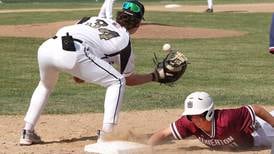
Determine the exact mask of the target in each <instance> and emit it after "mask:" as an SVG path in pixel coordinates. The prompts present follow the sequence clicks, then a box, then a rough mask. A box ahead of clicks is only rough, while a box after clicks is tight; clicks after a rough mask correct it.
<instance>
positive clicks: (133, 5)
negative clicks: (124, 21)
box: [122, 0, 145, 20]
mask: <svg viewBox="0 0 274 154" xmlns="http://www.w3.org/2000/svg"><path fill="white" fill-rule="evenodd" d="M122 10H123V12H125V13H126V14H128V15H131V16H134V17H136V18H138V19H140V20H142V19H144V14H145V7H144V5H143V4H142V3H141V2H140V1H138V0H126V1H125V2H124V3H123V5H122Z"/></svg>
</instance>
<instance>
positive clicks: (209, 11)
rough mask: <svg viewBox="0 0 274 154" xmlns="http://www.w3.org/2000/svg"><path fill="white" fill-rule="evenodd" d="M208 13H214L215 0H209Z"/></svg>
mask: <svg viewBox="0 0 274 154" xmlns="http://www.w3.org/2000/svg"><path fill="white" fill-rule="evenodd" d="M206 12H207V13H213V0H207V10H206Z"/></svg>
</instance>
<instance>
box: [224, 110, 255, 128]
mask: <svg viewBox="0 0 274 154" xmlns="http://www.w3.org/2000/svg"><path fill="white" fill-rule="evenodd" d="M223 112H226V113H224V114H222V115H223V116H222V117H221V118H220V120H222V122H221V123H222V124H225V125H228V127H229V128H230V130H235V131H241V132H245V133H251V132H253V128H254V124H255V112H254V110H253V108H252V106H250V105H248V106H243V107H241V108H237V109H230V110H223Z"/></svg>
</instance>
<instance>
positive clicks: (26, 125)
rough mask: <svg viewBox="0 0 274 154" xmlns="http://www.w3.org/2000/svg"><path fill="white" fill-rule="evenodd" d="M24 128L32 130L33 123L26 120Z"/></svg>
mask: <svg viewBox="0 0 274 154" xmlns="http://www.w3.org/2000/svg"><path fill="white" fill-rule="evenodd" d="M24 129H25V130H28V131H33V130H34V126H33V124H31V123H28V122H26V124H25V127H24Z"/></svg>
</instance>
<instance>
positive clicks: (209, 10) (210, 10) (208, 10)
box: [205, 8, 213, 13]
mask: <svg viewBox="0 0 274 154" xmlns="http://www.w3.org/2000/svg"><path fill="white" fill-rule="evenodd" d="M205 12H207V13H213V9H210V8H208V9H206V11H205Z"/></svg>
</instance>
